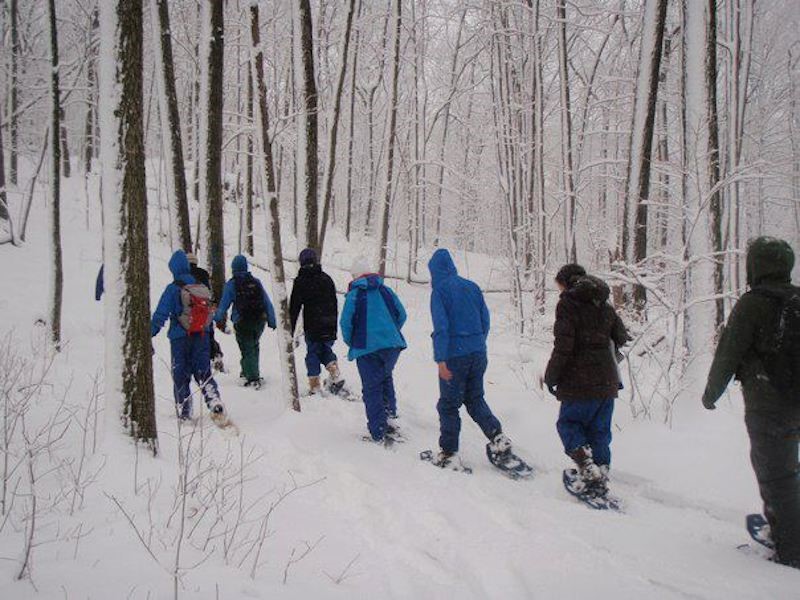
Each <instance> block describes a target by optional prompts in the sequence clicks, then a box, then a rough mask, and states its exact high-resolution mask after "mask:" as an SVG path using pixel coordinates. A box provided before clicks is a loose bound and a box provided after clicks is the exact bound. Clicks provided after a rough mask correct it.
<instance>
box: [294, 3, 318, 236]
mask: <svg viewBox="0 0 800 600" xmlns="http://www.w3.org/2000/svg"><path fill="white" fill-rule="evenodd" d="M298 8H299V12H300V15H299V16H300V60H301V62H302V66H303V112H304V116H305V128H304V135H305V142H306V143H305V157H304V161H303V166H304V167H305V173H304V179H305V186H304V187H305V206H306V214H305V229H306V244H307V245H308V246H309V247H310V248H317V247H318V246H319V219H318V213H319V208H318V206H317V202H318V199H317V178H318V173H319V166H318V160H319V159H318V156H317V135H318V132H317V120H318V114H317V112H318V106H317V104H318V98H317V82H316V79H315V77H314V36H313V31H312V26H311V6H310V4H309V0H299V3H298Z"/></svg>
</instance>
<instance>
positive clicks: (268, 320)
mask: <svg viewBox="0 0 800 600" xmlns="http://www.w3.org/2000/svg"><path fill="white" fill-rule="evenodd" d="M231 271H233V277H231V278H230V279H229V280H228V281H227V282H226V283H225V289H224V290H223V291H222V301H221V302H220V304H219V308H217V312H216V314H215V315H214V320H215V321H216V322H217V326H218V327H220V328H222V329H224V323H225V320H226V318H227V312H228V308H229V307H230V306H231V304H233V310H232V311H231V321H232V322H233V329H234V331H235V332H236V343H238V344H239V350H240V351H241V353H242V360H241V367H242V371H241V373H240V375H239V376H240V377H241V379H242V381H243V384H244V386H245V387H253V388H256V389H258V388H260V387H261V385H262V384H263V382H264V380H263V379H262V377H261V374H260V371H259V340H260V339H261V334H262V333H263V332H264V325H267V326H269V328H270V329H276V328H277V326H278V325H277V321H276V320H275V309H274V308H273V306H272V302H271V301H270V299H269V296H268V295H267V292H266V290H265V289H264V286H263V285H262V284H261V281H259V280H258V279H257V278H255V277H253V275H252V273H250V271H249V270H248V265H247V259H246V258H245V257H244V256H242V255H241V254H239V255H238V256H236V257H234V259H233V261H231Z"/></svg>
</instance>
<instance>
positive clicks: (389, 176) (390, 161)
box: [378, 0, 402, 275]
mask: <svg viewBox="0 0 800 600" xmlns="http://www.w3.org/2000/svg"><path fill="white" fill-rule="evenodd" d="M395 5H396V8H395V10H396V13H395V31H394V59H393V66H392V91H391V99H390V103H391V104H390V105H389V128H388V135H387V140H386V143H387V152H386V190H385V193H384V196H383V210H382V211H381V213H382V216H381V239H380V249H379V259H378V272H379V273H380V274H381V275H385V274H386V251H387V246H388V243H389V212H390V211H389V208H390V203H391V201H392V189H393V187H394V144H395V134H396V133H397V87H398V79H399V77H400V31H401V25H402V0H395Z"/></svg>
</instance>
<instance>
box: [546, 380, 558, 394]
mask: <svg viewBox="0 0 800 600" xmlns="http://www.w3.org/2000/svg"><path fill="white" fill-rule="evenodd" d="M547 391H548V392H550V393H551V394H553V396H555V395H556V386H554V385H551V384H549V383H548V384H547Z"/></svg>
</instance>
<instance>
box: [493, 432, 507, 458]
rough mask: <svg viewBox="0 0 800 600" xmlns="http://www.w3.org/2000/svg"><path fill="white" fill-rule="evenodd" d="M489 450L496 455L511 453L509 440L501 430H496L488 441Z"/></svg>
mask: <svg viewBox="0 0 800 600" xmlns="http://www.w3.org/2000/svg"><path fill="white" fill-rule="evenodd" d="M488 448H489V451H490V452H491V453H492V454H493V455H494V456H497V457H501V456H503V455H505V454H510V453H511V440H510V439H508V436H507V435H506V434H504V433H503V432H502V431H498V432H497V433H496V434H494V435H493V436H492V439H491V440H490V441H489V446H488Z"/></svg>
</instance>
